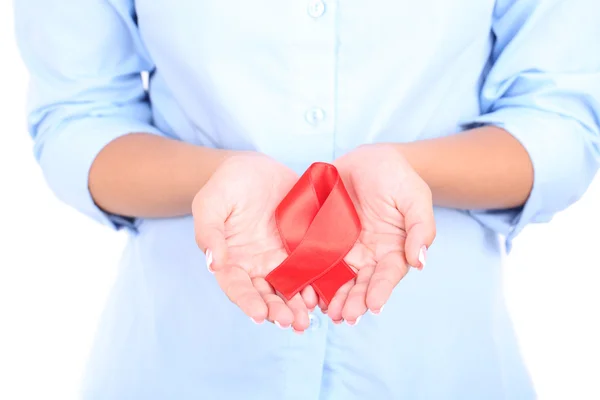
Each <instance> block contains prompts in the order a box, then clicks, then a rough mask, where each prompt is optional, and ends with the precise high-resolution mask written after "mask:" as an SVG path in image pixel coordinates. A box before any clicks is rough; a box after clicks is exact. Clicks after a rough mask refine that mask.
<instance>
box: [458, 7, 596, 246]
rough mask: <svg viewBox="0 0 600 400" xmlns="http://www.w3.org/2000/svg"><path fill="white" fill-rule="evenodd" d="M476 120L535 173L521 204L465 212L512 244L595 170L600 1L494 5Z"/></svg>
mask: <svg viewBox="0 0 600 400" xmlns="http://www.w3.org/2000/svg"><path fill="white" fill-rule="evenodd" d="M493 33H494V36H495V41H494V48H493V54H492V57H491V67H490V69H489V72H488V74H487V76H486V79H485V81H484V82H483V85H482V89H481V99H480V100H481V107H482V115H481V116H480V117H479V118H477V119H475V120H474V121H471V122H470V123H469V124H467V127H473V126H481V125H495V126H499V127H501V128H503V129H505V130H506V131H508V132H509V133H510V134H512V135H513V136H514V137H515V138H516V139H517V140H519V141H520V143H521V144H522V145H523V146H524V147H525V149H526V150H527V152H528V153H529V156H530V157H531V160H532V163H533V167H534V184H533V189H532V191H531V194H530V196H529V198H528V200H527V202H526V204H525V205H524V206H523V207H521V208H518V209H511V210H474V211H470V214H471V215H472V216H473V217H475V218H476V219H477V220H479V221H480V222H481V223H482V224H484V225H485V226H487V227H489V228H491V229H493V230H494V231H496V232H498V233H500V234H502V235H503V236H504V237H505V238H506V246H507V251H510V248H511V244H512V240H513V239H514V238H515V237H516V236H517V234H519V233H520V232H521V231H522V229H523V228H524V227H525V226H526V225H527V224H528V223H536V222H548V221H550V219H551V218H552V216H553V215H554V214H555V213H557V212H559V211H561V210H563V209H565V208H567V207H568V206H569V205H571V204H573V203H574V202H575V201H577V200H578V199H579V198H580V197H581V196H582V195H583V193H584V192H585V191H586V190H587V188H588V186H589V185H590V183H591V182H592V180H593V178H594V175H595V173H596V171H597V169H598V167H599V164H600V132H599V125H600V104H599V101H600V47H599V46H598V38H600V2H598V1H587V0H548V1H536V0H499V1H498V2H497V3H496V9H495V14H494V21H493Z"/></svg>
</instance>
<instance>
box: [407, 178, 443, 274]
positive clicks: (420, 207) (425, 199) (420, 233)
mask: <svg viewBox="0 0 600 400" xmlns="http://www.w3.org/2000/svg"><path fill="white" fill-rule="evenodd" d="M423 185H425V186H427V185H426V184H425V183H423ZM421 192H422V193H423V194H422V195H421V196H420V198H419V199H418V201H415V202H413V205H412V206H411V207H410V208H409V209H408V210H404V211H403V210H399V211H400V212H401V213H403V214H404V219H405V223H406V244H405V257H406V261H408V263H409V264H410V265H412V266H413V267H416V268H419V269H422V268H423V267H424V266H425V264H426V262H427V249H428V248H429V246H431V244H432V243H433V240H434V239H435V235H436V231H435V218H434V214H433V205H432V199H431V190H430V189H429V187H426V188H423V190H422V191H421Z"/></svg>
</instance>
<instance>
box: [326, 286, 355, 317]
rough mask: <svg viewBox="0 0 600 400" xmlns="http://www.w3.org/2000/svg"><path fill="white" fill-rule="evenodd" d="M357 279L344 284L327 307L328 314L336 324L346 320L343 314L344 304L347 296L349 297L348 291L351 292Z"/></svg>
mask: <svg viewBox="0 0 600 400" xmlns="http://www.w3.org/2000/svg"><path fill="white" fill-rule="evenodd" d="M354 283H355V279H352V280H351V281H348V282H346V283H345V284H344V285H342V287H341V288H339V289H338V291H337V292H336V293H335V295H334V296H333V299H331V302H330V303H329V307H328V308H327V315H329V317H331V320H332V321H333V323H335V324H341V323H342V321H344V317H343V316H342V310H343V309H344V304H345V303H346V298H347V297H348V293H350V289H352V286H354Z"/></svg>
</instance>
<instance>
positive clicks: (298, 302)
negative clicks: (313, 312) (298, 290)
mask: <svg viewBox="0 0 600 400" xmlns="http://www.w3.org/2000/svg"><path fill="white" fill-rule="evenodd" d="M287 305H288V307H289V308H290V310H292V313H294V322H293V323H292V328H294V331H296V332H298V333H301V332H304V331H305V330H306V329H308V325H309V324H310V320H309V318H308V308H306V304H304V300H302V296H300V294H296V295H295V296H294V297H292V298H291V299H290V300H289V301H288V302H287Z"/></svg>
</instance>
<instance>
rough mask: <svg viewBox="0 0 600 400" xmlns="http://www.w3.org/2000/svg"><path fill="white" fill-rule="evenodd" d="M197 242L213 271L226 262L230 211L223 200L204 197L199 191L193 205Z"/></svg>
mask: <svg viewBox="0 0 600 400" xmlns="http://www.w3.org/2000/svg"><path fill="white" fill-rule="evenodd" d="M192 213H193V216H194V231H195V235H196V243H197V244H198V247H199V248H200V250H202V251H203V252H204V254H205V255H206V266H207V267H208V270H209V271H211V272H213V271H214V270H215V269H218V268H220V267H222V266H223V265H225V264H226V258H227V241H226V239H225V221H226V220H227V218H228V215H229V213H228V212H226V207H224V206H223V203H222V202H219V201H215V200H212V201H211V199H210V198H206V199H205V198H203V193H199V194H198V196H197V198H196V199H194V204H193V206H192Z"/></svg>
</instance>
